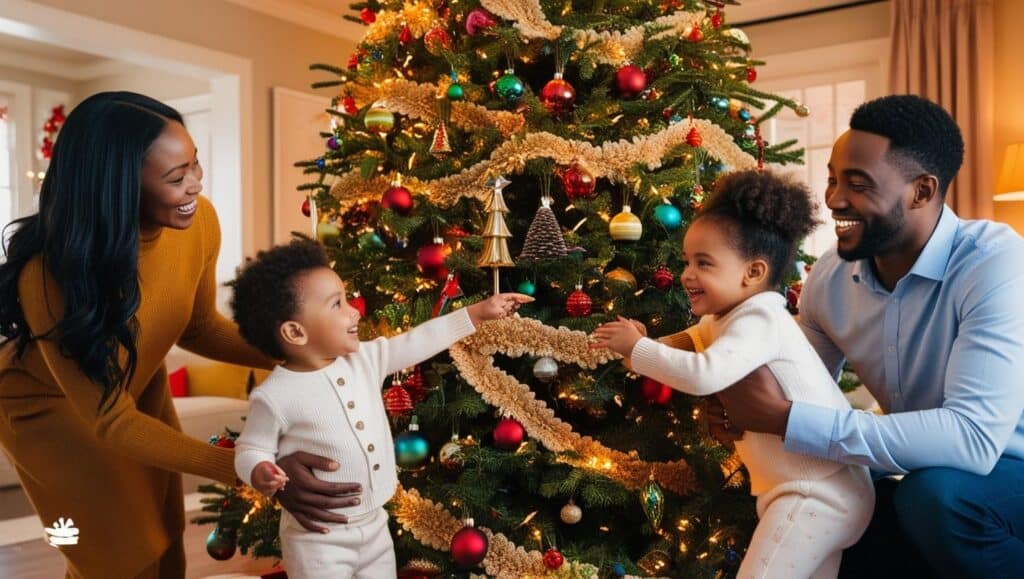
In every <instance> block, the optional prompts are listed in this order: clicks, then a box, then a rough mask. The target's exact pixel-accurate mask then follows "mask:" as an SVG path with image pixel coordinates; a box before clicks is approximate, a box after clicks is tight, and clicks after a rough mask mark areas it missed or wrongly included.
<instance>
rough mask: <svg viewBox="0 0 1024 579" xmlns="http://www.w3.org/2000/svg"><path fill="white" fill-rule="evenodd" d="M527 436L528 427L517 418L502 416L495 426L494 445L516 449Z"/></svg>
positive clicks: (505, 448)
mask: <svg viewBox="0 0 1024 579" xmlns="http://www.w3.org/2000/svg"><path fill="white" fill-rule="evenodd" d="M525 438H526V429H525V428H523V425H522V424H519V421H518V420H516V419H515V418H502V419H501V420H499V421H498V425H497V426H495V427H494V446H496V447H498V448H500V449H503V450H515V449H517V448H519V445H520V444H522V443H523V439H525Z"/></svg>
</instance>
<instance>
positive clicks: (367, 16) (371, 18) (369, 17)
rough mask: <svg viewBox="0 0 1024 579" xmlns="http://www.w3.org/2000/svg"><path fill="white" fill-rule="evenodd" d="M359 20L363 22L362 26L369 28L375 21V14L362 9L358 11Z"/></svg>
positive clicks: (367, 9)
mask: <svg viewBox="0 0 1024 579" xmlns="http://www.w3.org/2000/svg"><path fill="white" fill-rule="evenodd" d="M359 19H360V20H362V21H363V24H366V25H367V26H369V25H370V24H373V23H374V22H376V21H377V13H376V12H374V11H373V10H370V9H369V8H363V9H362V10H360V11H359Z"/></svg>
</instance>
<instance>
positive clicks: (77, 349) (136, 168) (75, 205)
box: [0, 92, 182, 409]
mask: <svg viewBox="0 0 1024 579" xmlns="http://www.w3.org/2000/svg"><path fill="white" fill-rule="evenodd" d="M168 122H179V123H181V122H182V118H181V115H180V114H179V113H178V112H177V111H175V110H174V109H172V108H171V107H168V106H167V105H165V104H163V103H161V102H159V101H156V100H154V99H152V98H149V97H146V96H143V95H140V94H136V93H131V92H103V93H98V94H95V95H93V96H91V97H89V98H87V99H85V100H84V101H82V103H81V104H79V105H78V106H77V107H75V108H74V110H72V111H71V113H70V114H69V115H68V117H67V120H66V121H65V122H64V126H63V127H62V128H61V131H60V133H59V134H58V136H57V141H56V143H54V147H53V157H52V159H51V161H50V167H49V170H48V171H47V172H46V177H45V178H44V179H43V184H42V189H41V191H40V194H39V213H37V214H35V215H30V216H28V217H25V218H22V219H18V220H16V221H14V222H12V223H11V226H12V227H14V228H15V229H14V232H13V234H11V235H10V237H8V235H7V233H8V232H7V230H6V229H5V230H4V240H5V241H6V243H5V244H4V253H5V255H6V258H7V261H6V262H5V263H3V264H0V335H2V336H3V337H4V338H6V339H5V340H4V342H5V343H6V342H9V341H11V340H14V341H15V344H16V355H17V356H18V357H21V356H22V355H23V354H24V352H25V347H26V346H28V344H29V343H31V342H32V341H33V340H35V339H48V340H55V341H56V342H57V344H58V346H59V348H60V352H61V353H62V354H63V355H65V356H67V357H69V358H71V359H73V360H75V361H76V362H77V363H78V367H79V368H81V370H82V372H83V373H84V374H85V375H86V376H88V377H89V378H90V379H91V380H92V381H93V382H95V383H96V384H97V385H98V386H99V387H101V388H102V389H103V395H102V397H101V398H100V408H101V409H102V408H103V407H104V405H105V404H106V403H107V402H108V401H109V402H111V403H113V401H114V400H115V399H116V398H117V394H118V393H119V392H120V390H121V389H123V388H124V387H127V385H128V382H129V381H130V380H131V378H132V375H133V374H134V373H135V367H136V364H137V362H138V350H137V348H136V343H135V340H136V336H137V332H138V321H137V320H136V318H135V313H136V311H138V309H139V279H138V260H139V204H140V195H141V193H142V162H143V159H144V158H145V156H146V152H147V151H148V149H149V147H150V145H152V143H153V141H154V140H156V138H157V137H158V136H159V135H160V133H161V132H163V130H164V128H165V127H166V126H167V123H168ZM36 255H41V256H42V259H43V266H44V267H45V269H46V271H47V272H48V273H49V274H50V275H51V276H52V277H53V279H54V280H56V283H57V287H58V288H59V290H60V294H61V296H62V297H63V302H64V303H63V306H64V313H63V317H62V319H60V320H59V321H58V323H57V325H56V327H54V328H39V331H40V332H43V333H42V334H40V335H33V334H32V332H31V331H30V329H29V327H28V324H27V323H26V322H25V315H24V313H23V311H22V308H21V304H20V303H19V296H18V277H19V275H20V274H21V271H22V268H24V267H25V264H26V263H28V261H29V260H31V259H32V258H33V257H34V256H36ZM24 298H25V299H26V300H27V299H45V292H43V293H42V294H41V295H39V296H24ZM120 347H123V348H124V349H125V351H126V353H127V357H126V359H125V362H124V364H123V365H122V363H121V361H120V360H119V357H118V349H119V348H120Z"/></svg>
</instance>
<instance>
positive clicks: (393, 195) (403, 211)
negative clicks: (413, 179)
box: [380, 185, 412, 215]
mask: <svg viewBox="0 0 1024 579" xmlns="http://www.w3.org/2000/svg"><path fill="white" fill-rule="evenodd" d="M380 204H381V206H383V207H386V208H387V209H390V210H392V211H394V212H395V213H398V214H399V215H408V214H409V213H411V212H412V193H410V192H409V190H408V189H406V188H405V187H402V186H401V185H395V186H393V187H391V188H390V189H388V190H387V191H385V192H384V196H383V197H381V200H380Z"/></svg>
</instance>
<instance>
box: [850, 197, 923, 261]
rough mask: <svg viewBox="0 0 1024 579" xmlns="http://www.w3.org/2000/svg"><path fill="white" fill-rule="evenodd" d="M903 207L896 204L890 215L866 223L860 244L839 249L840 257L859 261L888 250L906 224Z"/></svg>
mask: <svg viewBox="0 0 1024 579" xmlns="http://www.w3.org/2000/svg"><path fill="white" fill-rule="evenodd" d="M906 222H907V218H906V215H905V214H904V213H903V205H901V204H900V203H896V205H894V206H893V208H892V211H890V212H889V213H888V215H886V216H884V217H882V218H879V219H877V220H874V221H872V222H871V223H868V222H867V221H864V233H862V234H861V236H860V242H859V243H858V244H857V245H856V246H854V247H853V248H852V249H849V250H846V251H844V250H842V249H838V248H837V250H838V253H839V257H841V258H843V259H844V260H846V261H857V260H861V259H865V258H868V257H873V256H875V255H878V254H879V253H881V252H882V251H883V250H885V249H887V248H888V246H889V245H890V244H891V243H892V241H893V240H894V239H895V238H896V237H897V235H899V232H900V229H902V228H903V225H904V224H906Z"/></svg>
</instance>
